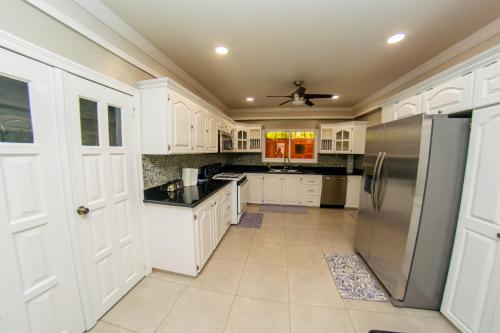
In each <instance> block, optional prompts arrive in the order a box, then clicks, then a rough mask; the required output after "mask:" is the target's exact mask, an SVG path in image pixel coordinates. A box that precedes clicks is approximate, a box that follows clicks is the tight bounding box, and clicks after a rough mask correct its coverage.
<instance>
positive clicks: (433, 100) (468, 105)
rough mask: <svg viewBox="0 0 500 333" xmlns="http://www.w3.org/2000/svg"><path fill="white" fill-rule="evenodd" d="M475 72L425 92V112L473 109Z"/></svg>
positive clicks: (445, 112)
mask: <svg viewBox="0 0 500 333" xmlns="http://www.w3.org/2000/svg"><path fill="white" fill-rule="evenodd" d="M473 83H474V73H472V72H469V73H467V74H464V75H462V76H459V77H457V78H455V79H452V80H450V81H447V82H445V83H443V84H440V85H438V86H435V87H433V88H430V89H428V90H427V91H425V92H424V94H423V112H424V113H427V114H448V113H454V112H460V111H466V110H470V109H472V91H473Z"/></svg>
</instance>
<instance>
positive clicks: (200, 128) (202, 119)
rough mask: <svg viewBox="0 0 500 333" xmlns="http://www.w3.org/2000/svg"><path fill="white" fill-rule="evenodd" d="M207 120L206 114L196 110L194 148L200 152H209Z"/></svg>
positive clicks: (194, 116) (194, 113)
mask: <svg viewBox="0 0 500 333" xmlns="http://www.w3.org/2000/svg"><path fill="white" fill-rule="evenodd" d="M206 132H207V118H206V116H205V112H203V111H202V110H199V109H198V110H196V111H194V112H193V148H194V150H195V151H198V152H205V151H206V150H207V142H206V140H207V135H206Z"/></svg>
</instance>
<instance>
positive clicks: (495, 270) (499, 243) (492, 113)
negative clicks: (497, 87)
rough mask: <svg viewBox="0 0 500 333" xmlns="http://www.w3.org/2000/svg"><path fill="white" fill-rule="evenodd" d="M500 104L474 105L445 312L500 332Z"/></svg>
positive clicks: (472, 331) (466, 327) (464, 326)
mask: <svg viewBox="0 0 500 333" xmlns="http://www.w3.org/2000/svg"><path fill="white" fill-rule="evenodd" d="M498 142H500V104H497V105H493V106H490V107H485V108H481V109H477V110H474V112H473V113H472V128H471V134H470V141H469V151H468V155H467V168H466V173H465V179H464V186H463V190H462V202H461V205H460V213H459V218H458V224H457V232H456V235H455V243H454V248H453V254H452V258H451V262H450V269H449V272H448V278H447V283H446V289H445V292H444V297H443V303H442V306H441V312H442V313H443V314H444V315H445V316H446V317H447V318H448V319H449V320H450V321H451V322H452V323H453V324H455V326H457V327H458V328H459V329H460V331H462V332H464V333H479V332H481V333H494V332H500V321H499V319H498V318H499V314H500V303H499V302H498V300H499V299H500V283H499V281H500V209H499V207H500V177H498V170H500V157H499V156H500V155H499V154H498Z"/></svg>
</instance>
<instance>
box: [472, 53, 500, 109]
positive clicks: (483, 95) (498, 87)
mask: <svg viewBox="0 0 500 333" xmlns="http://www.w3.org/2000/svg"><path fill="white" fill-rule="evenodd" d="M495 103H500V59H497V60H494V61H492V62H490V63H489V64H487V65H485V66H484V67H482V68H480V69H479V70H478V71H477V72H476V83H475V85H474V101H473V106H474V107H475V108H478V107H482V106H486V105H491V104H495Z"/></svg>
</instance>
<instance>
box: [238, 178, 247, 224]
mask: <svg viewBox="0 0 500 333" xmlns="http://www.w3.org/2000/svg"><path fill="white" fill-rule="evenodd" d="M247 203H248V179H245V180H243V181H242V182H241V184H238V222H239V221H240V218H241V217H242V216H243V213H245V211H246V209H247Z"/></svg>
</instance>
